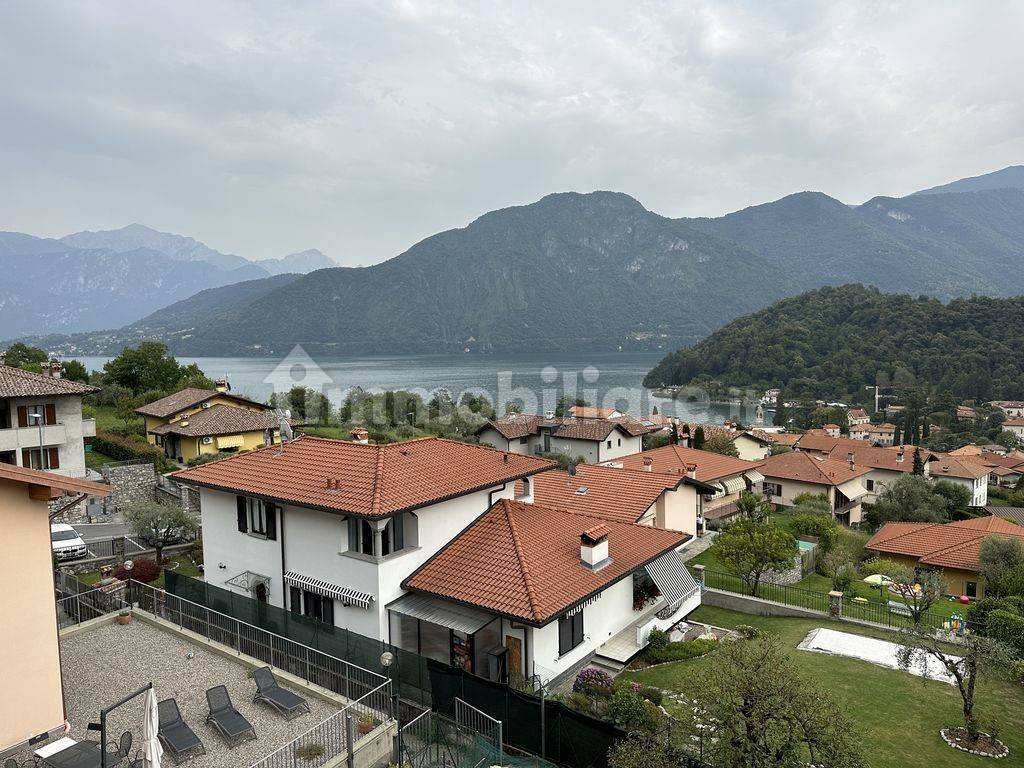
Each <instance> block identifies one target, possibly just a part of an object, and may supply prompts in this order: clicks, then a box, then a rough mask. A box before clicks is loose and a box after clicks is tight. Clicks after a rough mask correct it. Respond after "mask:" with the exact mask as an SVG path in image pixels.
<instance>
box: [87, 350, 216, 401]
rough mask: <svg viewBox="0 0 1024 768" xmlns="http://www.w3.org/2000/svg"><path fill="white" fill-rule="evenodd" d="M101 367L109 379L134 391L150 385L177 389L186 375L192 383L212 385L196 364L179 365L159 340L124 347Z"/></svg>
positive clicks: (135, 392) (139, 390)
mask: <svg viewBox="0 0 1024 768" xmlns="http://www.w3.org/2000/svg"><path fill="white" fill-rule="evenodd" d="M103 370H104V372H105V373H106V375H107V378H108V379H110V380H111V381H113V382H114V383H115V384H118V385H120V386H122V387H125V388H127V389H130V390H131V391H132V392H133V393H134V394H139V393H140V392H145V391H146V390H150V389H155V390H160V391H162V392H169V391H172V390H176V389H178V388H179V387H180V386H181V384H182V382H183V380H185V379H189V381H190V383H192V384H193V385H194V384H195V383H201V384H203V386H204V387H206V388H212V387H213V382H212V381H210V380H209V379H207V378H206V377H205V376H204V375H203V372H202V371H200V370H199V368H198V367H196V365H195V364H192V365H188V366H182V365H180V364H179V363H178V361H177V360H175V359H174V357H173V356H172V355H171V354H170V353H169V352H168V351H167V345H166V344H163V343H161V342H159V341H144V342H142V344H140V345H139V346H138V347H134V348H133V347H127V348H125V349H124V350H122V352H121V354H120V355H118V356H117V357H115V358H114V359H113V360H110V361H109V362H107V363H106V365H104V366H103ZM199 380H201V381H199Z"/></svg>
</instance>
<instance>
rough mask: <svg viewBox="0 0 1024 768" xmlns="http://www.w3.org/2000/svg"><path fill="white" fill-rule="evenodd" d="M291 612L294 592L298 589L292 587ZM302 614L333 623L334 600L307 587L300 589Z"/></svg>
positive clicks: (293, 608) (293, 604) (294, 611)
mask: <svg viewBox="0 0 1024 768" xmlns="http://www.w3.org/2000/svg"><path fill="white" fill-rule="evenodd" d="M291 591H292V613H297V611H296V610H295V593H296V592H298V591H299V590H298V589H296V588H295V587H292V589H291ZM302 615H303V616H308V617H309V618H311V619H316V620H317V621H322V622H324V623H325V624H334V600H333V599H331V598H329V597H324V596H323V595H318V594H317V593H316V592H310V591H309V590H308V589H304V590H302Z"/></svg>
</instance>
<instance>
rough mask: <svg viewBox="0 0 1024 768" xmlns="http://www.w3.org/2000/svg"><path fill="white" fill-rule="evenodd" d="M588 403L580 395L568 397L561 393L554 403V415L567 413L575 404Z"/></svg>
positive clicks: (557, 416) (560, 415) (562, 415)
mask: <svg viewBox="0 0 1024 768" xmlns="http://www.w3.org/2000/svg"><path fill="white" fill-rule="evenodd" d="M584 405H590V403H588V402H587V401H586V400H584V399H583V398H582V397H569V396H568V395H562V396H561V397H560V398H558V402H557V403H555V417H556V418H562V417H564V416H568V415H569V411H570V409H572V408H575V407H576V406H581V407H582V406H584Z"/></svg>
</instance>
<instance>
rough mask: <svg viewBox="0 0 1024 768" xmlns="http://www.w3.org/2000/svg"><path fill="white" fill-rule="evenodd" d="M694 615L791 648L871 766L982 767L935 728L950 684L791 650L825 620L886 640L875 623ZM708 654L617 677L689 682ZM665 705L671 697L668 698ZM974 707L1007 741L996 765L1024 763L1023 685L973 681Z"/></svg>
mask: <svg viewBox="0 0 1024 768" xmlns="http://www.w3.org/2000/svg"><path fill="white" fill-rule="evenodd" d="M692 618H693V619H695V620H696V621H702V622H707V623H709V624H713V625H716V626H720V627H728V628H731V627H735V626H737V625H739V624H749V625H753V626H756V627H758V628H759V629H761V630H762V631H770V632H774V633H776V634H777V635H779V636H780V637H781V638H782V641H783V642H784V643H785V645H786V646H788V647H790V648H793V649H794V650H793V659H794V660H795V661H796V662H797V663H798V665H799V667H800V668H801V670H802V671H803V672H804V673H805V674H806V675H808V676H809V677H810V678H812V679H815V680H817V681H818V682H819V683H820V684H821V685H822V686H823V687H824V688H826V689H827V690H829V691H830V692H831V694H832V695H833V696H834V697H835V698H836V699H837V700H838V701H839V703H840V704H841V705H842V706H843V707H844V709H845V710H846V712H847V714H848V715H849V716H850V718H851V719H852V720H853V721H854V722H855V723H856V727H857V728H858V730H859V731H860V732H861V733H862V734H863V740H864V748H865V753H866V756H867V765H868V766H870V768H933V767H934V766H943V768H946V766H949V767H950V768H958V766H964V767H965V768H966V767H967V766H981V765H987V764H988V763H987V762H986V760H985V759H984V758H980V757H976V756H974V755H969V754H967V753H965V752H958V751H956V750H954V749H952V748H950V747H948V746H946V744H945V742H943V741H942V739H941V737H940V736H939V729H940V728H942V727H944V726H946V725H959V724H960V723H961V722H962V719H961V711H960V707H961V700H960V696H959V694H957V692H956V689H955V688H954V687H953V686H950V685H947V684H945V683H939V682H936V681H925V680H923V679H922V678H919V677H914V676H912V675H910V674H907V673H906V672H902V671H899V670H892V669H885V668H883V667H878V666H875V665H873V664H869V663H868V662H864V661H858V660H856V659H847V658H842V657H838V656H828V655H824V654H818V653H811V652H807V651H798V650H796V646H797V645H798V644H799V643H800V641H801V640H803V638H804V637H805V636H806V635H807V633H808V632H810V631H811V630H812V629H815V628H817V627H830V628H832V629H836V630H839V631H842V632H849V633H852V634H858V635H866V636H869V637H881V638H886V639H891V637H892V636H891V634H890V633H888V632H886V631H885V630H882V629H873V628H871V627H864V626H860V625H856V624H844V623H838V622H830V621H821V620H817V619H792V618H769V617H763V616H753V615H750V614H745V613H737V612H735V611H727V610H723V609H719V608H712V607H710V606H702V607H701V608H698V609H697V611H695V612H694V613H693V614H692ZM707 663H708V657H704V658H700V659H693V660H690V661H683V662H677V663H674V664H666V665H663V666H660V667H655V668H652V669H646V670H642V671H638V672H627V673H624V676H625V677H627V678H630V679H634V680H637V681H638V682H640V683H643V684H644V685H652V686H657V687H659V688H665V689H668V690H679V691H685V690H687V688H688V686H689V685H691V684H693V683H694V682H695V679H696V678H697V676H698V675H699V673H700V670H701V669H702V668H703V667H704V666H705V665H706V664H707ZM667 704H668V705H669V707H670V708H671V706H672V705H671V702H669V701H667ZM975 708H976V712H977V713H978V714H979V716H980V717H981V721H982V723H983V726H984V727H985V728H986V729H989V728H992V727H993V725H994V726H995V728H996V731H997V734H996V735H997V736H998V738H1000V739H1001V740H1002V741H1003V742H1005V743H1006V744H1007V745H1008V746H1009V747H1010V756H1009V758H1007V759H1006V760H1003V761H998V762H997V763H993V764H995V765H998V764H1002V765H1007V766H1009V765H1021V764H1024V763H1022V761H1024V689H1022V688H1021V687H1020V686H1018V685H1014V684H1011V683H1009V682H1003V681H992V682H985V683H983V684H982V685H981V687H980V688H979V695H978V699H977V704H976V705H975Z"/></svg>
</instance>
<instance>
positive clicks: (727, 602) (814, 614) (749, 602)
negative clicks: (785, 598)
mask: <svg viewBox="0 0 1024 768" xmlns="http://www.w3.org/2000/svg"><path fill="white" fill-rule="evenodd" d="M701 604H702V605H710V606H713V607H715V608H725V609H727V610H730V611H739V612H740V613H752V614H754V615H756V616H796V617H798V618H802V619H806V618H811V619H822V618H825V617H826V614H824V613H822V612H821V611H814V610H811V609H810V608H800V607H798V606H795V605H784V604H783V603H773V602H771V601H770V600H762V599H761V598H759V597H750V596H749V595H739V594H736V593H735V592H723V591H721V590H718V589H707V588H705V589H704V590H703V592H702V594H701Z"/></svg>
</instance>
